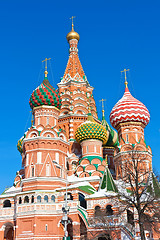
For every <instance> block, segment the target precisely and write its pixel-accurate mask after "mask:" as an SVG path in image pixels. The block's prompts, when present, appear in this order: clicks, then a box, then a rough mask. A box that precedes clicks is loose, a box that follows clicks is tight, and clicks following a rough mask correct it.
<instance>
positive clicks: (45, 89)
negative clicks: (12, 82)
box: [0, 24, 160, 240]
mask: <svg viewBox="0 0 160 240" xmlns="http://www.w3.org/2000/svg"><path fill="white" fill-rule="evenodd" d="M67 40H68V43H69V59H68V63H67V66H66V70H65V73H64V76H63V78H61V81H60V82H59V83H58V90H55V89H54V88H53V87H52V86H51V84H50V83H49V81H48V72H47V59H45V61H46V68H45V75H44V80H43V82H42V83H41V84H40V86H38V87H37V88H36V89H35V90H34V91H33V93H32V94H31V97H30V100H29V104H30V107H31V109H32V113H33V122H32V126H31V127H30V128H29V129H28V130H27V131H26V132H25V133H24V135H23V137H22V138H21V139H20V140H19V141H18V145H17V147H18V150H19V152H20V154H21V156H22V168H21V169H20V170H19V171H17V175H16V177H15V180H14V184H13V186H12V187H11V188H9V189H5V191H4V192H3V193H2V194H1V195H0V240H2V239H8V240H11V239H16V240H23V239H29V240H33V239H34V240H35V239H38V240H51V239H52V240H53V239H54V240H58V239H59V240H60V239H71V240H72V239H74V240H79V239H97V240H105V239H140V229H139V225H138V223H137V222H138V214H137V212H136V210H135V209H134V206H129V207H127V203H126V202H125V200H124V199H123V197H122V195H120V194H119V192H120V191H122V188H123V186H124V185H125V181H123V180H124V176H125V166H126V161H130V160H128V159H129V155H128V154H130V153H132V152H133V149H134V152H135V151H136V153H137V152H139V153H141V154H142V155H143V154H145V160H144V161H143V162H142V164H141V165H142V169H145V171H146V169H147V171H148V172H152V151H151V148H150V147H149V146H147V145H146V142H145V137H144V128H145V126H146V125H147V124H148V123H149V120H150V114H149V111H148V110H147V108H146V107H145V105H144V104H143V103H141V102H140V101H138V100H137V99H135V98H134V97H133V96H132V95H131V93H130V91H129V89H128V85H127V84H128V83H127V80H126V77H125V92H124V95H123V97H122V98H121V99H120V100H119V101H118V103H117V104H116V105H115V106H114V107H113V109H112V111H111V113H110V122H111V125H112V127H111V126H110V125H109V124H108V123H107V121H106V120H105V116H104V110H103V111H102V113H103V114H102V115H103V116H102V121H100V120H99V119H98V116H97V109H96V104H95V100H94V97H93V87H92V86H91V85H90V83H89V82H88V80H87V77H86V75H85V73H84V70H83V67H82V65H81V62H80V60H79V56H78V42H79V34H78V33H77V32H75V31H74V26H73V24H72V30H71V32H69V33H68V35H67ZM126 71H127V70H126V69H125V70H124V73H125V74H126ZM125 76H126V75H125ZM115 129H116V130H115ZM126 156H127V157H126ZM127 158H128V159H127ZM127 166H128V165H127ZM125 189H126V192H128V194H130V195H131V192H132V189H131V186H130V185H127V184H126V185H125ZM144 232H145V237H146V238H147V239H159V237H160V236H158V235H157V233H156V232H155V231H153V230H152V229H145V231H144Z"/></svg>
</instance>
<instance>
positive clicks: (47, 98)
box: [29, 79, 61, 109]
mask: <svg viewBox="0 0 160 240" xmlns="http://www.w3.org/2000/svg"><path fill="white" fill-rule="evenodd" d="M29 104H30V106H31V108H32V109H33V108H34V107H37V106H42V105H48V106H55V107H57V108H60V106H61V99H60V96H59V93H58V91H56V90H55V89H54V88H53V87H52V86H51V84H50V83H49V81H48V79H44V81H43V82H42V83H41V85H40V86H39V87H37V88H36V89H35V90H34V91H33V93H32V95H31V97H30V100H29Z"/></svg>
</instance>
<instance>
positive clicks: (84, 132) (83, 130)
mask: <svg viewBox="0 0 160 240" xmlns="http://www.w3.org/2000/svg"><path fill="white" fill-rule="evenodd" d="M108 136H109V133H108V131H107V130H106V129H105V128H104V127H103V126H102V125H101V124H99V123H96V122H95V121H94V119H93V117H92V115H91V113H89V114H88V119H87V121H86V122H84V123H82V124H81V125H80V126H79V127H78V128H77V130H76V133H75V138H76V140H77V142H79V143H80V142H82V141H83V140H87V139H98V140H100V141H102V142H103V144H106V142H107V141H108Z"/></svg>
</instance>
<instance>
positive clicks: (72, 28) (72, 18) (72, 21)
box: [70, 16, 76, 30]
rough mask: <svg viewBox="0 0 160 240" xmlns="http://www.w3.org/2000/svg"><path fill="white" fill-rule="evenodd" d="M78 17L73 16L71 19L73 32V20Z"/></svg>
mask: <svg viewBox="0 0 160 240" xmlns="http://www.w3.org/2000/svg"><path fill="white" fill-rule="evenodd" d="M75 17H76V16H72V17H71V18H70V19H72V30H74V29H73V27H74V24H73V18H75Z"/></svg>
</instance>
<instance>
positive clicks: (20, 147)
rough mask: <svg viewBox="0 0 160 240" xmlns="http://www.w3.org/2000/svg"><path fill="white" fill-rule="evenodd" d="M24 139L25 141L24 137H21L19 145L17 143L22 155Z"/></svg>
mask: <svg viewBox="0 0 160 240" xmlns="http://www.w3.org/2000/svg"><path fill="white" fill-rule="evenodd" d="M23 139H24V137H21V139H19V140H18V143H17V149H18V151H19V152H20V154H22V153H23V149H22V144H23Z"/></svg>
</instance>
